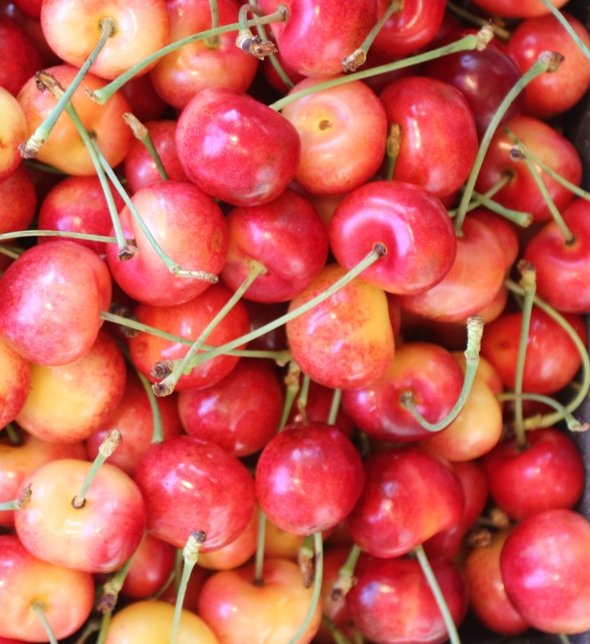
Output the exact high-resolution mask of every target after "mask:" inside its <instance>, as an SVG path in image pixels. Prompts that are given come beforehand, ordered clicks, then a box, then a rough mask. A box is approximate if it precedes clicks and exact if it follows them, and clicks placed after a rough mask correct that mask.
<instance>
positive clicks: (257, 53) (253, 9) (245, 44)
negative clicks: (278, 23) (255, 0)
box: [236, 3, 288, 60]
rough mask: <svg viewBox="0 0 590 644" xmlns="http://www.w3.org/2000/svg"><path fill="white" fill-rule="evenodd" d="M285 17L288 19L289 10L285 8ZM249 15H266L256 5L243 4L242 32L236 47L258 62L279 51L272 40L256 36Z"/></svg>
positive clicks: (239, 18)
mask: <svg viewBox="0 0 590 644" xmlns="http://www.w3.org/2000/svg"><path fill="white" fill-rule="evenodd" d="M283 9H284V11H285V15H284V18H283V20H286V18H287V15H288V14H287V9H286V7H283ZM248 14H252V15H253V16H256V17H260V16H262V15H264V14H263V13H262V11H261V10H260V9H259V8H258V7H257V6H256V5H254V4H249V3H246V4H243V5H242V6H241V7H240V11H239V13H238V24H239V25H240V30H239V32H238V35H237V38H236V47H238V48H239V49H241V50H242V51H243V52H244V53H246V54H250V55H251V56H254V57H255V58H258V60H264V59H265V58H266V57H267V56H270V55H271V54H274V53H275V52H276V50H277V48H276V47H275V44H274V43H273V42H272V40H268V39H267V38H264V39H263V38H262V36H261V35H254V34H253V33H252V31H251V29H250V28H249V27H248Z"/></svg>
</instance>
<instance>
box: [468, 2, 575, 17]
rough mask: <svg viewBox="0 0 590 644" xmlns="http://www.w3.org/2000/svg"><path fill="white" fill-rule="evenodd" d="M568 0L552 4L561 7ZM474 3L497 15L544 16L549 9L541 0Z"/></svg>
mask: <svg viewBox="0 0 590 644" xmlns="http://www.w3.org/2000/svg"><path fill="white" fill-rule="evenodd" d="M566 2H567V0H551V4H553V5H554V6H555V7H557V8H559V7H561V6H562V5H564V4H565V3H566ZM474 4H476V5H477V6H479V7H481V8H482V9H485V10H486V11H489V12H490V13H491V14H493V15H496V16H509V17H511V18H529V17H531V16H543V15H545V14H548V13H549V9H547V7H546V6H545V5H544V4H543V3H542V2H541V1H540V0H525V1H524V2H519V3H518V4H515V3H514V2H512V0H474Z"/></svg>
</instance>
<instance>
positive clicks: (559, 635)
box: [557, 633, 570, 644]
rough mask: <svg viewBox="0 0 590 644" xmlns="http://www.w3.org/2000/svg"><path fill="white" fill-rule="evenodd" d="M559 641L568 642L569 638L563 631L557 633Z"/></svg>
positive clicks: (565, 643)
mask: <svg viewBox="0 0 590 644" xmlns="http://www.w3.org/2000/svg"><path fill="white" fill-rule="evenodd" d="M557 637H559V641H560V642H561V644H570V638H569V637H568V636H567V635H566V634H565V633H558V634H557Z"/></svg>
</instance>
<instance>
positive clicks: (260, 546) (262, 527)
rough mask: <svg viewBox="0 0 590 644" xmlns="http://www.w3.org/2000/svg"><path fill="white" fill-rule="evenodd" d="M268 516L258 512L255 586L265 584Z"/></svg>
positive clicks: (260, 511)
mask: <svg viewBox="0 0 590 644" xmlns="http://www.w3.org/2000/svg"><path fill="white" fill-rule="evenodd" d="M266 523H267V519H266V515H265V514H264V512H263V511H262V510H259V511H258V533H257V536H256V555H255V557H254V585H255V586H262V584H264V548H265V546H266Z"/></svg>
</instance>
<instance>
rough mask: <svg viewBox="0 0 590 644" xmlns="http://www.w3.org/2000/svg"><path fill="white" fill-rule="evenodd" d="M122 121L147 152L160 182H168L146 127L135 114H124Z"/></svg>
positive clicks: (160, 159)
mask: <svg viewBox="0 0 590 644" xmlns="http://www.w3.org/2000/svg"><path fill="white" fill-rule="evenodd" d="M123 120H124V121H125V123H127V125H128V126H129V127H130V128H131V131H132V132H133V136H134V137H135V138H136V139H137V140H138V141H140V142H141V144H142V145H143V147H144V148H145V149H146V150H147V151H148V154H149V155H150V157H151V159H152V161H153V162H154V165H155V166H156V170H157V171H158V174H159V175H160V179H162V181H168V179H169V178H170V177H169V176H168V173H167V172H166V168H165V167H164V164H163V163H162V158H161V157H160V155H159V153H158V151H157V150H156V146H155V145H154V141H153V139H152V137H151V135H150V133H149V131H148V129H147V127H146V126H145V125H144V124H143V123H142V122H141V121H140V120H139V119H138V118H137V116H135V114H132V113H131V112H125V114H123Z"/></svg>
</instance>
